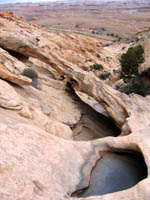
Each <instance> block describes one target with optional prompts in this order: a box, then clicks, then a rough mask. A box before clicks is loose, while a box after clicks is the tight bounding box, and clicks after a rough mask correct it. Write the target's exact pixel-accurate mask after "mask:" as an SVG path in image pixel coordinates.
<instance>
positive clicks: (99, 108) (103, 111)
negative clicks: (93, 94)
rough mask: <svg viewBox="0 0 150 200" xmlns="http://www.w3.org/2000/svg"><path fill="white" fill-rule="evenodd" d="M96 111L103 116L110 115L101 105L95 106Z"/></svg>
mask: <svg viewBox="0 0 150 200" xmlns="http://www.w3.org/2000/svg"><path fill="white" fill-rule="evenodd" d="M94 109H95V110H96V111H97V112H100V113H102V114H103V115H105V116H107V117H109V115H108V114H107V113H106V111H105V109H104V108H103V106H101V105H100V104H98V103H97V104H94Z"/></svg>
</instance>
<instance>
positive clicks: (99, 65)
mask: <svg viewBox="0 0 150 200" xmlns="http://www.w3.org/2000/svg"><path fill="white" fill-rule="evenodd" d="M102 69H104V67H103V66H102V65H101V64H97V63H95V64H94V65H91V66H90V70H92V71H96V70H102Z"/></svg>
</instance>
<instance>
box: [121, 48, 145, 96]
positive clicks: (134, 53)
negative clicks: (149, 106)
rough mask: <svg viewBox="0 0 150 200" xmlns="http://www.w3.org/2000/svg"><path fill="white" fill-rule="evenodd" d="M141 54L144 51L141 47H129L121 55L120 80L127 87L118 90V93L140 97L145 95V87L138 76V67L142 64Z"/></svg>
mask: <svg viewBox="0 0 150 200" xmlns="http://www.w3.org/2000/svg"><path fill="white" fill-rule="evenodd" d="M143 54H144V49H143V47H142V46H141V45H137V46H135V47H131V48H129V49H128V50H127V52H126V53H123V54H122V56H121V59H120V63H121V70H122V72H121V75H120V78H123V80H124V82H126V83H127V85H126V86H124V87H122V88H120V92H123V93H126V94H130V93H136V94H139V95H142V96H145V95H146V94H147V89H146V85H145V83H144V81H143V80H142V77H141V76H140V74H139V65H140V64H141V63H143V62H144V57H143Z"/></svg>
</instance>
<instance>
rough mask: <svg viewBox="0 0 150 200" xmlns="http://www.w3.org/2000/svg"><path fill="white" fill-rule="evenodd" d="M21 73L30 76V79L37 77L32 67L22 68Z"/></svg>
mask: <svg viewBox="0 0 150 200" xmlns="http://www.w3.org/2000/svg"><path fill="white" fill-rule="evenodd" d="M22 74H23V75H24V76H27V77H28V78H31V79H32V80H33V79H37V78H38V75H37V73H36V72H35V71H34V70H33V69H30V68H28V69H24V70H23V73H22Z"/></svg>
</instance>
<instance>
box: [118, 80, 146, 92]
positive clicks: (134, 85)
mask: <svg viewBox="0 0 150 200" xmlns="http://www.w3.org/2000/svg"><path fill="white" fill-rule="evenodd" d="M120 92H122V93H125V94H131V93H136V94H139V95H142V96H145V95H146V93H147V91H146V86H145V83H144V82H143V80H142V79H141V78H139V77H136V78H133V79H132V80H130V82H129V83H128V84H127V85H126V86H123V87H122V88H120Z"/></svg>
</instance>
